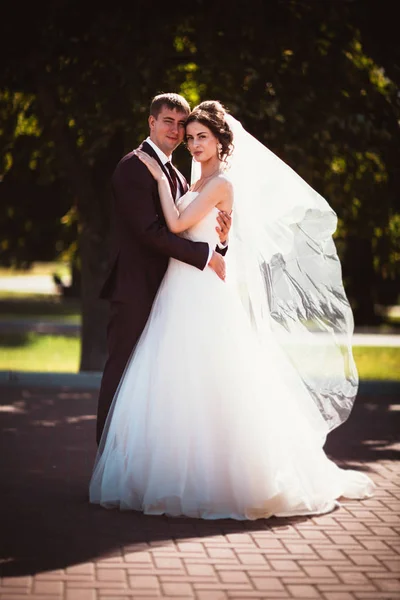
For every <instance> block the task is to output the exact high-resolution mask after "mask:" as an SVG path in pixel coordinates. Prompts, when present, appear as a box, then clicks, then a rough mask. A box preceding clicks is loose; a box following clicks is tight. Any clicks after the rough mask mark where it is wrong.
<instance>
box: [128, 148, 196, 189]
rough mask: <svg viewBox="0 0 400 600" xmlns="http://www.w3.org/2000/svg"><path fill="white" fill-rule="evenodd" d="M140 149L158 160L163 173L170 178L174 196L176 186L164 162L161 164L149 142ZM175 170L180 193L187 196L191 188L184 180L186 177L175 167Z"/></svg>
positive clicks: (169, 181)
mask: <svg viewBox="0 0 400 600" xmlns="http://www.w3.org/2000/svg"><path fill="white" fill-rule="evenodd" d="M139 147H140V149H141V150H143V152H146V154H148V155H149V156H152V157H153V158H155V159H156V161H157V162H158V164H159V165H160V167H161V168H162V170H163V172H164V173H165V175H166V176H167V178H168V183H169V187H170V188H171V194H172V195H173V194H174V185H173V183H172V180H171V176H170V174H169V172H168V169H166V168H165V167H164V165H163V164H162V162H161V160H160V158H159V156H158V154H157V152H155V151H154V150H153V148H152V147H151V146H150V144H148V143H147V142H143V143H142V144H141V146H139ZM174 169H175V173H176V176H177V178H178V183H179V188H180V192H181V196H182V195H183V194H186V192H187V191H188V189H189V187H188V184H187V182H186V179H185V178H184V176H183V175H182V173H181V172H180V171H178V169H176V168H175V167H174Z"/></svg>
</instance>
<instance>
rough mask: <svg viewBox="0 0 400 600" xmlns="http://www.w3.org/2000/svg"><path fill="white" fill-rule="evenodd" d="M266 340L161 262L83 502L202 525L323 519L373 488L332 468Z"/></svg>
mask: <svg viewBox="0 0 400 600" xmlns="http://www.w3.org/2000/svg"><path fill="white" fill-rule="evenodd" d="M327 433H328V427H327V424H326V422H325V420H324V419H323V418H322V416H321V414H320V412H319V410H318V408H317V407H316V405H315V403H314V401H313V400H312V398H311V396H310V394H309V392H308V391H307V389H306V387H305V386H304V384H303V382H302V380H301V379H300V377H299V376H298V374H297V372H296V371H295V370H294V368H293V366H292V365H291V363H290V361H289V360H288V359H287V358H286V356H285V354H284V353H283V351H282V350H281V348H280V346H279V345H278V343H276V341H275V340H274V337H273V335H272V334H271V336H263V339H262V340H261V339H259V338H257V336H256V335H255V334H254V331H253V329H252V327H251V323H250V322H249V319H248V317H247V314H246V312H245V311H244V309H243V306H242V304H241V302H240V298H239V297H238V295H237V294H236V293H235V292H234V290H233V288H231V287H230V284H229V282H228V283H224V282H222V281H221V280H220V279H219V278H218V277H217V276H216V275H215V273H214V272H213V271H212V270H211V269H209V268H206V269H205V270H204V271H199V270H198V269H195V268H193V267H191V266H189V265H186V264H184V263H181V262H178V261H176V260H174V259H171V260H170V264H169V268H168V271H167V273H166V276H165V277H164V280H163V282H162V285H161V287H160V289H159V292H158V294H157V297H156V300H155V302H154V305H153V309H152V312H151V314H150V317H149V319H148V322H147V325H146V328H145V330H144V332H143V334H142V336H141V338H140V340H139V342H138V344H137V346H136V348H135V349H134V352H133V353H132V356H131V358H130V360H129V361H128V364H127V367H126V370H125V373H124V375H123V377H122V380H121V382H120V386H119V388H118V390H117V393H116V395H115V398H114V401H113V404H112V407H111V409H110V413H109V416H108V419H107V423H106V427H105V430H104V433H103V437H102V440H101V443H100V446H99V450H98V454H97V457H96V461H95V465H94V469H93V473H92V478H91V481H90V490H89V492H90V502H92V503H95V504H101V505H102V506H104V507H106V508H112V507H118V508H120V509H122V510H129V509H133V510H138V511H143V512H144V513H146V514H153V515H154V514H166V515H170V516H188V517H197V518H203V519H218V518H233V519H257V518H267V517H270V516H272V515H276V516H291V515H305V514H322V513H326V512H329V511H330V510H332V509H333V508H334V507H335V506H336V505H337V499H338V498H340V497H341V496H344V497H347V498H366V497H369V496H371V495H372V493H373V489H374V483H373V482H372V480H371V479H370V478H369V477H368V476H366V475H365V474H363V473H361V472H357V471H352V470H344V469H340V468H339V467H338V466H337V465H336V464H335V463H334V462H332V461H331V460H330V459H328V457H327V456H326V454H325V452H324V450H323V446H324V443H325V441H326V436H327Z"/></svg>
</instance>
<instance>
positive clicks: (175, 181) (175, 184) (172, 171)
mask: <svg viewBox="0 0 400 600" xmlns="http://www.w3.org/2000/svg"><path fill="white" fill-rule="evenodd" d="M165 166H166V168H167V169H168V173H169V174H170V176H171V181H172V186H171V192H172V197H173V199H174V200H175V199H176V192H177V190H178V179H177V176H176V173H175V169H174V167H173V166H172V165H171V163H170V162H169V161H168V162H166V163H165Z"/></svg>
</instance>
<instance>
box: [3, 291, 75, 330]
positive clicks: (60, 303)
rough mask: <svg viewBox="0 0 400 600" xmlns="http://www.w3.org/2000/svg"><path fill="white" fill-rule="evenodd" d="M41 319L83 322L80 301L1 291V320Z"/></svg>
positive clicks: (45, 295)
mask: <svg viewBox="0 0 400 600" xmlns="http://www.w3.org/2000/svg"><path fill="white" fill-rule="evenodd" d="M32 317H39V318H40V319H41V320H57V321H67V322H76V323H79V322H80V321H81V308H80V300H79V299H78V298H61V297H59V296H54V295H50V294H49V295H47V294H21V293H18V292H1V291H0V320H3V321H5V320H7V319H9V320H22V319H32Z"/></svg>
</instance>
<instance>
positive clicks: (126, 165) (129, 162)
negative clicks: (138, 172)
mask: <svg viewBox="0 0 400 600" xmlns="http://www.w3.org/2000/svg"><path fill="white" fill-rule="evenodd" d="M142 146H143V144H140V146H139V147H138V149H139V150H141V149H142ZM141 164H142V163H141V161H140V160H139V158H138V157H137V156H136V155H135V150H131V151H130V152H128V153H127V154H125V155H124V156H123V157H122V158H120V160H119V161H118V163H117V165H116V167H115V169H114V175H113V176H114V178H115V177H116V176H117V175H118V174H119V173H121V172H124V171H127V170H131V169H132V168H135V167H137V166H140V165H141Z"/></svg>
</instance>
